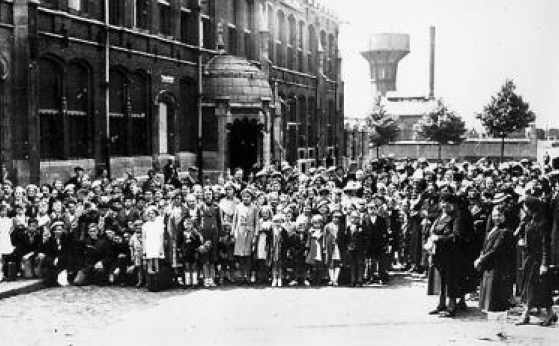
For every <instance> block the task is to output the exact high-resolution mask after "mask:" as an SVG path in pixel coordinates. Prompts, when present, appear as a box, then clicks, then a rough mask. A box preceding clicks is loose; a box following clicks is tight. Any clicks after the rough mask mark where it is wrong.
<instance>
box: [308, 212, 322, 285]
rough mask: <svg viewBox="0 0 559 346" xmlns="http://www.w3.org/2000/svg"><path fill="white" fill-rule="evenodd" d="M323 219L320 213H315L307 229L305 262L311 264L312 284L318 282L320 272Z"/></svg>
mask: <svg viewBox="0 0 559 346" xmlns="http://www.w3.org/2000/svg"><path fill="white" fill-rule="evenodd" d="M323 225H324V219H323V218H322V216H320V215H315V216H313V217H312V219H311V228H310V229H309V239H308V246H307V247H308V249H309V251H308V253H307V258H306V263H307V264H308V265H309V266H311V273H312V277H313V280H312V281H313V284H314V285H318V284H320V280H321V272H322V264H323V258H322V250H323V249H322V248H323V242H324V229H323Z"/></svg>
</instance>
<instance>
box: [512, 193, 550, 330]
mask: <svg viewBox="0 0 559 346" xmlns="http://www.w3.org/2000/svg"><path fill="white" fill-rule="evenodd" d="M522 211H523V212H524V214H525V219H524V220H523V222H522V223H521V224H520V226H519V227H518V230H517V232H516V235H517V236H518V238H519V241H518V246H520V247H521V248H522V250H523V254H524V261H523V262H522V278H521V282H522V302H523V303H524V304H525V310H524V312H523V314H522V316H521V318H520V320H519V321H518V322H517V324H518V325H522V324H528V323H529V322H530V310H531V309H532V308H534V307H536V308H545V309H546V311H547V316H546V318H545V319H544V321H543V322H542V325H543V326H549V325H551V324H553V323H555V322H557V314H556V313H555V311H553V298H552V290H553V288H552V285H551V282H550V278H549V275H548V274H550V273H549V261H550V258H549V257H550V231H549V227H548V225H547V223H546V220H545V217H544V215H545V210H544V204H543V203H542V202H541V201H540V200H539V199H537V198H535V197H531V196H527V197H525V199H524V201H523V203H522Z"/></svg>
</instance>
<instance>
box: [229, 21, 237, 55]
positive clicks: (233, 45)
mask: <svg viewBox="0 0 559 346" xmlns="http://www.w3.org/2000/svg"><path fill="white" fill-rule="evenodd" d="M227 36H228V40H229V44H228V45H227V50H228V51H229V53H230V54H233V55H236V54H237V29H235V28H234V27H229V30H228V33H227Z"/></svg>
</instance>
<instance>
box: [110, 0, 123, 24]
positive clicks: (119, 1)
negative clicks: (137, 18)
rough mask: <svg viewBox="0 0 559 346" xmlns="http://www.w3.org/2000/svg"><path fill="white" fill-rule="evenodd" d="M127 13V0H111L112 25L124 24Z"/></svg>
mask: <svg viewBox="0 0 559 346" xmlns="http://www.w3.org/2000/svg"><path fill="white" fill-rule="evenodd" d="M124 13H125V0H111V1H109V23H110V24H112V25H117V26H123V25H124V18H125V16H124Z"/></svg>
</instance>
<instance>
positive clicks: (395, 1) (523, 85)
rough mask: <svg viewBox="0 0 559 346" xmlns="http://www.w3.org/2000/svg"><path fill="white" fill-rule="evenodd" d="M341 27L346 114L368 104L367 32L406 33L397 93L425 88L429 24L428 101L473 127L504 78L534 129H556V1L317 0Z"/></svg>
mask: <svg viewBox="0 0 559 346" xmlns="http://www.w3.org/2000/svg"><path fill="white" fill-rule="evenodd" d="M319 2H320V3H322V4H324V5H326V6H328V7H330V8H332V9H333V10H335V11H336V12H337V13H338V16H339V17H340V19H341V20H342V22H343V23H344V24H342V26H341V29H340V41H339V46H340V50H341V53H342V58H343V63H342V70H343V71H342V72H343V78H344V81H345V115H346V116H349V117H363V116H365V115H366V113H367V111H368V110H369V109H370V108H371V105H372V101H371V99H372V96H371V95H372V93H371V88H370V82H369V75H368V73H369V70H368V63H367V62H366V60H365V59H364V58H363V57H362V56H361V55H360V52H361V51H363V50H365V48H366V46H367V42H368V41H367V37H368V35H369V34H373V33H391V32H395V33H407V34H409V35H410V50H411V52H410V54H408V55H407V56H406V57H404V58H403V59H402V60H401V62H400V64H399V69H398V79H397V89H398V94H399V95H404V96H423V95H427V94H428V87H429V27H430V26H435V27H436V53H435V54H436V58H435V64H436V66H435V96H436V97H438V98H443V99H444V101H445V102H446V103H447V104H448V105H449V106H450V107H451V108H452V109H453V110H455V111H456V112H457V113H458V114H459V115H460V116H462V118H463V119H464V120H465V121H466V123H467V125H468V127H475V128H480V127H481V125H480V123H479V121H478V120H477V119H476V118H475V114H476V113H479V112H481V111H482V110H483V107H484V106H485V105H486V104H488V103H489V101H490V100H491V96H494V95H496V93H497V92H498V91H499V89H500V87H501V85H503V84H504V82H505V80H506V79H512V80H513V81H514V82H515V84H516V86H517V92H518V93H519V94H520V95H521V96H522V97H523V98H524V100H525V101H527V102H528V103H529V104H530V107H531V108H532V110H533V111H534V112H535V113H536V117H537V120H536V123H537V125H538V127H541V128H544V129H545V128H546V127H550V128H551V127H556V128H559V0H382V1H380V0H320V1H319Z"/></svg>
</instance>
